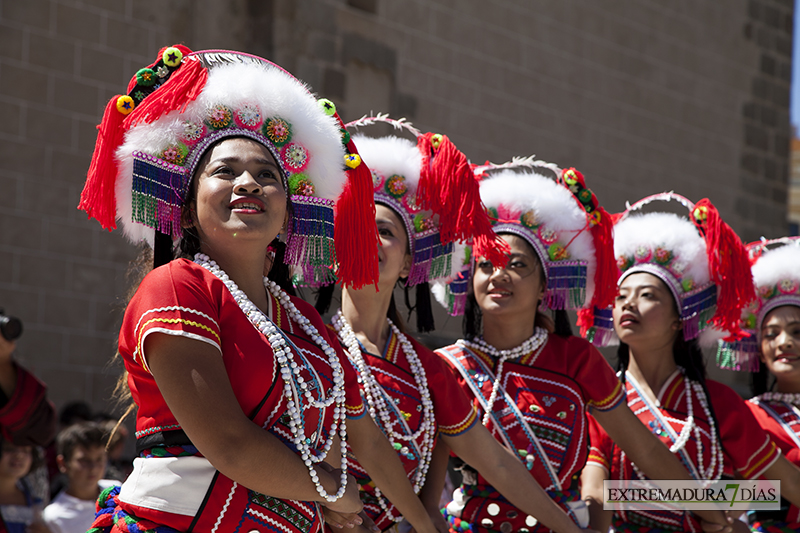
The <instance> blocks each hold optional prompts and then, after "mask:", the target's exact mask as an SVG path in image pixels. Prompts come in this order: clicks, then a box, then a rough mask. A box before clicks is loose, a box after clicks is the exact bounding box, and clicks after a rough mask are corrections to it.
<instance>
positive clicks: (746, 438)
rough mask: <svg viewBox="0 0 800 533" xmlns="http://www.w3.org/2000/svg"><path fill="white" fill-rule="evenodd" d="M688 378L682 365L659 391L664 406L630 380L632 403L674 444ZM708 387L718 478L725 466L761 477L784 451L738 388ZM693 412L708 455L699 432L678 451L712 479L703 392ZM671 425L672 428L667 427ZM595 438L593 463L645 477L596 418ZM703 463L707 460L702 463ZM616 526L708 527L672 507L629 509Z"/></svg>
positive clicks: (695, 473)
mask: <svg viewBox="0 0 800 533" xmlns="http://www.w3.org/2000/svg"><path fill="white" fill-rule="evenodd" d="M685 380H686V378H685V377H684V374H683V372H682V371H681V370H680V369H678V370H676V371H675V373H673V374H672V375H671V376H670V377H669V379H667V382H666V383H665V384H664V386H663V387H662V389H661V392H660V393H659V394H658V401H659V404H658V406H657V405H656V404H653V403H652V402H649V401H647V398H646V397H644V395H643V394H640V391H639V390H638V384H637V383H636V382H635V380H634V379H633V378H631V377H630V374H628V379H627V380H626V387H627V399H628V406H629V407H630V408H631V410H632V411H633V412H634V414H635V415H636V416H637V417H638V418H639V420H641V421H642V423H643V424H645V425H646V426H647V427H648V428H649V429H650V430H651V431H652V432H653V434H655V435H656V437H658V438H659V439H660V440H661V441H662V442H664V443H665V444H666V445H667V446H671V445H672V444H673V443H674V442H675V440H676V436H677V435H680V433H681V430H682V429H683V427H684V426H685V423H686V419H687V417H688V405H687V402H686V381H685ZM706 387H707V389H708V393H709V394H710V396H711V406H712V408H713V411H714V414H715V416H716V426H717V427H716V432H717V435H719V437H718V439H719V443H720V444H721V445H722V462H723V464H722V465H721V468H720V465H719V463H718V462H717V463H716V468H714V469H713V470H714V471H715V472H716V478H718V477H719V473H720V470H721V471H722V473H723V474H726V475H729V476H732V475H734V474H736V475H738V476H741V477H743V478H745V479H754V478H757V477H759V476H760V475H761V473H762V472H764V470H765V469H766V468H768V467H769V466H770V465H771V464H772V463H773V462H774V461H775V459H777V457H778V451H777V449H776V448H775V445H774V444H773V443H772V441H771V440H770V438H769V436H767V434H766V433H765V432H764V431H763V430H762V429H761V428H760V427H759V425H758V422H756V420H755V418H753V417H752V416H750V412H749V410H748V409H747V408H746V407H745V405H744V403H745V402H744V400H742V399H741V398H740V397H739V395H738V394H736V392H734V391H733V389H731V388H730V387H728V386H726V385H723V384H721V383H717V382H716V381H711V380H706ZM691 394H692V413H693V415H694V420H695V424H697V426H698V427H699V429H700V436H701V441H702V443H701V444H702V452H703V453H702V455H701V456H700V458H701V459H700V460H698V453H697V452H698V443H697V441H696V438H695V433H694V431H693V432H692V433H691V436H690V438H689V440H688V441H687V442H686V445H685V446H684V448H683V449H682V450H680V451H678V452H676V455H677V456H678V458H679V459H680V460H681V462H682V463H683V465H684V466H685V467H686V469H687V470H688V471H689V473H690V474H691V475H692V477H693V478H695V479H708V478H709V477H708V476H706V475H704V474H703V472H702V471H703V470H705V471H707V472H708V471H711V470H712V468H711V467H712V464H714V463H713V461H716V460H715V459H714V458H713V455H712V449H713V448H714V447H713V446H712V442H711V425H710V424H709V420H708V419H707V416H706V412H705V410H704V409H703V407H702V405H701V404H700V400H699V399H698V394H697V393H695V392H694V391H692V393H691ZM659 406H660V407H659ZM665 424H668V425H669V427H665ZM589 429H590V439H591V443H592V449H591V452H590V454H589V460H588V461H587V463H588V464H594V465H596V466H600V467H602V468H604V469H605V470H606V471H607V472H608V473H609V478H610V479H614V480H620V479H639V476H638V474H637V473H636V471H635V470H634V467H633V464H632V462H631V461H630V459H629V458H628V457H627V455H626V454H625V452H624V451H622V450H621V449H620V448H619V447H618V446H616V445H615V444H614V441H612V440H611V438H610V437H609V436H608V434H607V433H606V432H605V431H604V430H603V428H602V427H600V425H599V424H598V423H597V422H596V421H595V420H594V419H591V420H590V428H589ZM701 461H702V464H700V463H701ZM614 527H615V528H616V529H617V531H652V530H654V529H660V530H663V531H702V529H701V528H700V524H699V522H698V521H697V519H696V518H695V517H694V515H692V514H691V513H687V512H673V511H670V510H653V511H628V512H620V513H615V515H614Z"/></svg>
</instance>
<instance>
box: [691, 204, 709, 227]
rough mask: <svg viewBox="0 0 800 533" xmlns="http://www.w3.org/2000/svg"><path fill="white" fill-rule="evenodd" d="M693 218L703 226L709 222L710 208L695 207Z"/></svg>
mask: <svg viewBox="0 0 800 533" xmlns="http://www.w3.org/2000/svg"><path fill="white" fill-rule="evenodd" d="M692 216H693V217H694V219H695V220H696V221H697V222H699V223H700V224H702V223H703V222H705V221H706V220H708V208H707V207H706V206H704V205H701V206H700V207H695V208H694V211H692Z"/></svg>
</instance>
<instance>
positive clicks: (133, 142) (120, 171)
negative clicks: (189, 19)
mask: <svg viewBox="0 0 800 533" xmlns="http://www.w3.org/2000/svg"><path fill="white" fill-rule="evenodd" d="M99 130H100V132H99V134H98V138H97V143H96V146H95V152H94V155H93V158H92V164H91V167H90V169H89V172H88V176H87V180H86V185H85V187H84V190H83V192H82V194H81V202H80V205H79V208H80V209H83V210H85V211H86V212H87V214H88V215H89V216H90V217H93V218H96V219H97V220H98V222H100V224H101V225H102V226H103V227H104V228H106V229H109V230H110V229H114V228H115V227H116V222H115V220H120V221H121V223H122V226H123V230H124V233H125V235H126V237H128V239H130V240H131V241H133V242H140V241H147V242H148V243H150V245H151V246H153V245H154V241H155V236H156V235H157V234H162V235H164V236H168V237H169V238H170V240H171V241H172V242H173V243H174V242H175V241H177V240H179V239H180V238H181V234H182V230H181V211H182V206H183V203H184V201H185V200H186V198H187V193H188V190H189V186H190V183H191V179H192V176H193V174H194V172H195V171H196V169H197V165H198V163H199V161H200V159H201V157H202V155H203V154H204V153H205V152H206V150H207V149H208V148H209V147H210V146H211V145H212V144H213V143H215V142H218V141H219V140H221V139H225V138H230V137H246V138H249V139H253V140H255V141H257V142H259V143H260V144H262V145H263V146H265V147H266V148H267V149H268V150H269V151H270V153H271V154H272V156H273V157H274V158H275V161H276V162H277V164H278V166H279V168H280V171H281V174H282V178H283V183H284V188H285V190H286V191H287V195H288V197H289V202H290V208H291V214H292V217H291V220H290V224H289V227H288V229H287V236H286V243H287V251H286V256H285V261H286V263H287V264H290V265H292V266H295V267H298V268H299V269H301V270H302V271H303V274H304V277H305V279H306V280H307V282H310V283H313V284H319V283H322V282H325V281H327V279H328V276H329V275H330V272H331V268H332V267H333V266H334V265H336V266H338V276H339V278H340V279H342V280H343V281H344V283H346V284H353V285H356V286H360V285H363V284H365V283H372V282H374V281H375V280H376V279H377V247H376V244H377V232H376V231H375V225H374V203H373V200H372V195H371V194H370V193H371V190H370V182H371V178H370V174H369V169H368V168H367V167H366V165H362V164H361V160H360V156H359V155H358V152H357V150H356V148H355V146H354V145H353V144H352V142H350V140H349V135H345V133H346V132H345V130H344V128H343V124H342V122H341V120H340V119H339V116H338V115H337V114H336V107H335V106H334V104H333V103H332V102H330V101H328V100H325V99H321V100H317V99H316V98H315V97H314V96H313V95H312V94H311V93H310V92H309V89H308V88H307V87H306V86H305V85H304V84H303V83H302V82H300V81H299V80H297V79H296V78H294V77H293V76H292V75H291V74H289V73H288V72H286V71H285V70H283V69H282V68H281V67H279V66H278V65H275V64H274V63H271V62H269V61H267V60H265V59H262V58H259V57H256V56H252V55H248V54H243V53H239V52H230V51H221V50H210V51H203V52H192V51H191V50H189V49H188V48H186V47H184V46H180V45H176V46H173V47H169V48H166V49H163V50H162V52H161V53H160V54H159V57H158V60H157V61H156V62H155V63H153V64H152V65H150V66H149V67H146V68H143V69H140V70H139V71H138V72H137V73H136V76H134V78H133V79H132V80H131V83H130V84H129V86H128V94H126V95H120V96H116V97H114V98H112V99H111V101H110V102H109V104H108V106H107V107H106V111H105V114H104V117H103V121H102V122H101V124H100V126H99ZM334 208H336V216H334ZM343 208H344V209H343ZM341 212H345V213H346V214H344V215H342V214H340V213H341ZM337 235H340V236H341V237H340V238H338V239H336V240H335V241H334V237H335V236H337Z"/></svg>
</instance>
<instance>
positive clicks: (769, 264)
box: [752, 244, 800, 287]
mask: <svg viewBox="0 0 800 533" xmlns="http://www.w3.org/2000/svg"><path fill="white" fill-rule="evenodd" d="M752 270H753V281H754V282H755V284H756V287H763V286H765V285H775V284H777V283H778V282H779V281H782V280H785V279H793V280H797V281H800V246H797V245H795V244H786V245H784V246H781V247H780V248H774V249H772V250H766V251H765V252H764V254H763V255H762V256H761V257H759V258H758V260H757V261H756V264H754V265H753V269H752Z"/></svg>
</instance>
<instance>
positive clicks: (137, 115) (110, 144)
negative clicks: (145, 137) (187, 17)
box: [78, 44, 208, 230]
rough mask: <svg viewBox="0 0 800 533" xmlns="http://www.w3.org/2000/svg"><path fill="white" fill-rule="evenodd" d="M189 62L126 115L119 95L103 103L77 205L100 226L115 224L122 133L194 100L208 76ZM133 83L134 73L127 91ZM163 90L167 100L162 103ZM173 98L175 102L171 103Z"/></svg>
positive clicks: (183, 50) (187, 51)
mask: <svg viewBox="0 0 800 533" xmlns="http://www.w3.org/2000/svg"><path fill="white" fill-rule="evenodd" d="M175 48H178V49H179V50H180V51H181V53H182V54H183V55H184V57H185V56H186V55H188V54H190V53H191V52H192V51H191V50H190V49H189V48H187V47H186V46H183V45H179V44H177V45H175ZM164 50H166V47H165V48H162V49H161V50H160V51H159V52H158V58H159V59H161V55H162V54H163V52H164ZM156 63H158V60H156V62H155V63H153V65H151V66H154V65H155V64H156ZM189 63H190V64H189V65H188V66H189V68H187V65H182V66H181V67H180V68H178V69H177V71H175V72H174V73H173V74H172V76H170V79H169V80H167V82H166V83H165V84H164V85H163V86H162V87H159V88H158V89H157V90H156V92H157V93H158V95H159V97H158V98H150V97H148V98H145V100H144V101H143V102H142V103H141V104H140V105H139V106H138V107H136V108H134V110H133V111H132V112H130V113H129V114H128V115H127V116H126V115H124V114H123V113H122V112H120V111H119V109H118V108H117V101H118V99H119V98H120V97H121V96H122V95H117V96H115V97H113V98H112V99H111V100H110V101H109V102H108V105H106V109H105V112H104V113H103V120H102V121H101V122H100V124H98V126H97V129H98V130H99V131H98V134H97V140H96V141H95V145H94V153H93V154H92V162H91V164H90V165H89V171H88V173H87V175H86V184H85V185H84V186H83V191H82V192H81V201H80V203H79V204H78V209H82V210H84V211H86V213H87V214H88V215H89V217H91V218H95V219H97V221H98V222H99V223H100V225H101V226H102V227H103V228H105V229H107V230H113V229H115V228H116V227H117V223H116V213H117V200H116V198H117V196H116V180H117V170H118V168H117V158H116V152H117V148H119V146H120V145H121V144H122V141H123V140H124V138H125V132H127V131H128V129H129V128H130V127H131V126H132V125H134V124H138V123H139V122H140V121H141V120H147V121H148V122H152V121H153V120H155V119H157V118H158V117H160V116H161V115H163V114H165V113H168V112H169V111H172V109H177V108H178V107H180V104H183V107H182V108H181V109H185V108H186V105H187V104H188V103H189V102H190V101H192V100H194V99H196V98H197V96H199V95H200V92H201V91H202V90H203V87H204V86H205V79H206V77H207V75H208V74H207V72H206V71H205V69H203V68H202V67H200V62H199V61H196V60H195V61H190V62H189ZM197 67H200V70H202V71H203V72H202V73H198V72H197ZM184 71H188V72H184ZM173 82H174V84H173ZM192 82H194V83H196V86H194V87H189V86H188V85H189V84H190V83H192ZM135 86H136V76H133V77H132V78H131V81H130V82H129V83H128V92H130V91H131V90H133V88H134V87H135ZM165 89H166V99H167V103H162V96H164V95H165V92H164V91H165ZM179 98H187V100H185V101H184V102H180V101H179V100H177V99H179ZM176 101H177V104H176V103H175V102H176ZM157 113H158V114H157Z"/></svg>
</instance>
